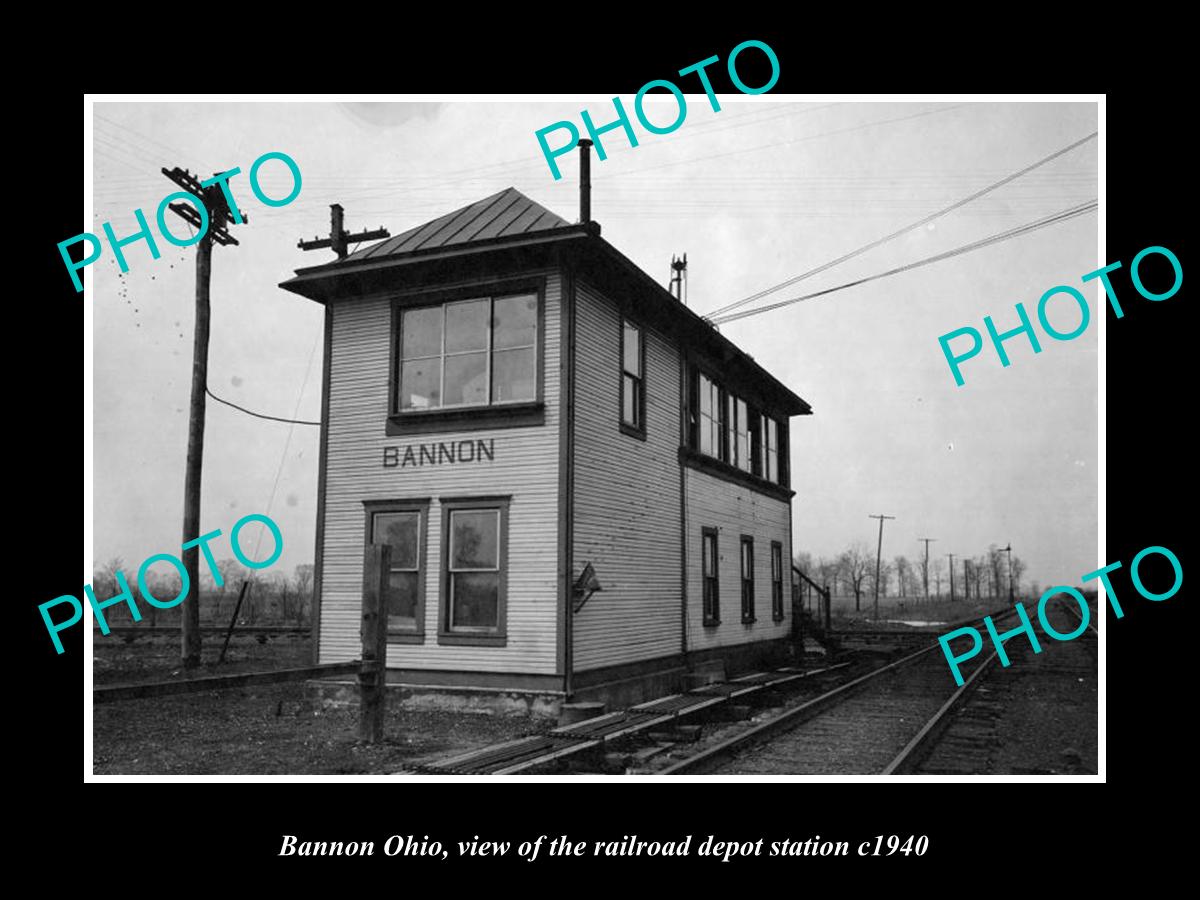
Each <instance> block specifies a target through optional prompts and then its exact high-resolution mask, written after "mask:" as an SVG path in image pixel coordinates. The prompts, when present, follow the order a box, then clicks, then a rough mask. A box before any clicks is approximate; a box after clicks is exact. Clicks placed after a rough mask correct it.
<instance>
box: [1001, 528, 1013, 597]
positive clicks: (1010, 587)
mask: <svg viewBox="0 0 1200 900" xmlns="http://www.w3.org/2000/svg"><path fill="white" fill-rule="evenodd" d="M1000 552H1001V553H1007V554H1008V603H1009V605H1010V606H1011V605H1012V604H1013V602H1014V601H1013V577H1012V543H1011V542H1010V543H1009V545H1008V546H1007V547H1003V548H1001V550H1000Z"/></svg>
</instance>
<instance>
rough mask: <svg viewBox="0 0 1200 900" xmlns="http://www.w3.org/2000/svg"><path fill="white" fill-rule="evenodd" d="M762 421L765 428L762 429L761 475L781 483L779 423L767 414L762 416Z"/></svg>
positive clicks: (768, 479)
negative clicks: (763, 438)
mask: <svg viewBox="0 0 1200 900" xmlns="http://www.w3.org/2000/svg"><path fill="white" fill-rule="evenodd" d="M763 422H764V423H765V425H766V428H764V429H763V431H764V436H765V440H764V441H763V442H762V447H763V462H762V476H763V478H765V479H767V481H774V482H777V483H782V481H781V480H780V477H779V423H778V422H776V421H775V420H774V419H772V418H771V417H769V416H764V417H763Z"/></svg>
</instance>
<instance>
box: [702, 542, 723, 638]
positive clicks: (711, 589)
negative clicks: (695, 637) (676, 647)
mask: <svg viewBox="0 0 1200 900" xmlns="http://www.w3.org/2000/svg"><path fill="white" fill-rule="evenodd" d="M709 538H712V555H711V557H709V556H708V539H709ZM710 558H711V560H712V575H709V574H708V573H707V571H706V568H707V567H706V566H705V561H706V560H707V559H710ZM710 579H711V583H710ZM700 605H701V612H702V618H703V620H704V624H705V625H706V626H716V625H720V624H721V549H720V540H719V534H718V531H717V529H716V528H713V527H711V526H708V525H706V526H704V527H702V528H701V529H700Z"/></svg>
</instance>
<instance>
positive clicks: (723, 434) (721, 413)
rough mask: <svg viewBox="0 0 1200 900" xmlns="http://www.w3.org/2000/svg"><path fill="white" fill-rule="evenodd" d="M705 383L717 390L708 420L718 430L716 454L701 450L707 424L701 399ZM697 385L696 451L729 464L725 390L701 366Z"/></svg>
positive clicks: (697, 373)
mask: <svg viewBox="0 0 1200 900" xmlns="http://www.w3.org/2000/svg"><path fill="white" fill-rule="evenodd" d="M705 381H707V382H708V383H709V384H710V385H712V387H714V388H716V402H715V407H714V409H713V415H710V416H708V419H709V420H710V421H711V422H712V423H713V426H712V427H715V428H716V441H717V446H716V451H717V452H716V454H712V453H706V452H705V451H704V450H702V449H701V447H702V445H703V439H702V437H701V435H702V434H703V430H704V427H705V423H704V419H705V416H704V412H703V406H702V404H703V400H702V399H701V398H702V397H703V391H704V382H705ZM695 384H696V434H695V438H696V439H695V450H696V452H697V453H700V454H702V455H704V456H707V457H708V458H709V459H716V460H720V461H721V462H727V461H728V457H729V452H728V440H729V435H728V434H727V429H728V425H727V424H726V421H725V420H726V414H725V404H726V402H727V401H726V399H725V389H724V388H723V387H721V382H720V381H718V380H717V379H716V378H714V377H713V376H711V375H709V374H708V372H707V371H705V370H703V369H701V368H700V367H699V366H697V367H696V375H695Z"/></svg>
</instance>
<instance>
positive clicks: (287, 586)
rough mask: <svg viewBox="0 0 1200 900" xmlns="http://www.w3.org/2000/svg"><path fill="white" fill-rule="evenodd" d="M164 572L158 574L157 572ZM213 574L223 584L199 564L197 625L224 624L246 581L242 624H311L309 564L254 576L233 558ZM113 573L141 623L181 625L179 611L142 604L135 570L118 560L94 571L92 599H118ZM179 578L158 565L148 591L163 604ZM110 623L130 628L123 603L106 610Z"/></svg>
mask: <svg viewBox="0 0 1200 900" xmlns="http://www.w3.org/2000/svg"><path fill="white" fill-rule="evenodd" d="M157 569H162V570H163V571H162V572H159V571H156V570H157ZM217 571H218V572H219V573H220V575H221V580H222V584H221V586H220V587H218V586H217V585H216V582H215V579H214V578H213V577H212V575H211V574H210V573H208V572H207V571H206V568H205V566H204V565H203V564H202V565H201V574H200V621H201V622H202V623H203V624H205V625H228V624H229V620H230V617H231V616H232V615H233V611H234V608H235V607H236V604H237V599H238V595H239V594H240V593H241V590H242V583H243V582H244V581H246V580H250V582H251V583H250V585H249V586H248V588H247V590H246V595H245V598H244V600H243V601H242V608H241V609H240V610H239V611H238V623H239V624H241V625H295V626H298V627H302V626H305V625H308V624H310V623H311V621H312V592H313V566H312V564H311V563H301V564H300V565H298V566H296V568H295V569H293V570H292V574H291V576H288V575H285V574H284V573H283V572H282V571H275V572H271V573H269V574H268V573H266V572H262V573H256V572H252V571H251V570H249V569H247V568H245V567H244V566H242V564H241V563H239V562H238V561H237V560H236V559H222V560H219V561H218V562H217ZM117 572H121V573H123V574H124V576H125V581H126V583H127V584H128V585H129V592H130V594H132V595H133V600H134V602H135V603H136V604H137V606H138V609H139V610H141V613H142V621H143V622H145V623H147V624H149V625H168V624H177V623H178V622H179V616H180V611H179V610H180V607H179V606H174V607H172V608H171V609H159V608H158V607H156V606H153V605H151V604H150V603H149V602H146V601H145V600H144V598H143V597H142V595H141V590H140V588H139V587H138V584H137V567H136V566H126V565H125V563H124V562H123V561H122V560H121V558H120V557H113V558H112V559H110V560H108V562H106V563H104V564H103V565H101V566H99V567H97V569H96V570H95V572H94V573H93V574H92V591H93V592H94V593H95V595H96V599H97V600H98V601H99V600H106V599H108V598H109V597H113V596H116V595H117V594H118V593H119V592H120V590H121V588H120V587H119V586H118V584H117ZM179 586H180V582H179V574H178V573H177V572H175V571H173V570H172V569H171V568H170V566H169V565H167V564H165V563H164V564H160V565H158V566H156V567H154V568H152V569H150V570H149V571H148V572H147V573H146V587H147V589H148V590H149V591H150V593H151V594H153V595H154V596H155V597H156V598H157V599H158V600H160V601H161V602H169V601H170V600H172V599H174V598H175V597H177V596H179ZM104 615H105V618H106V619H107V620H108V622H109V624H110V625H115V624H121V625H128V624H129V623H130V622H131V621H132V615H131V614H130V612H129V608H128V607H127V606H126V605H125V604H123V603H122V604H118V605H114V606H110V607H108V608H107V609H106V610H104Z"/></svg>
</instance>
